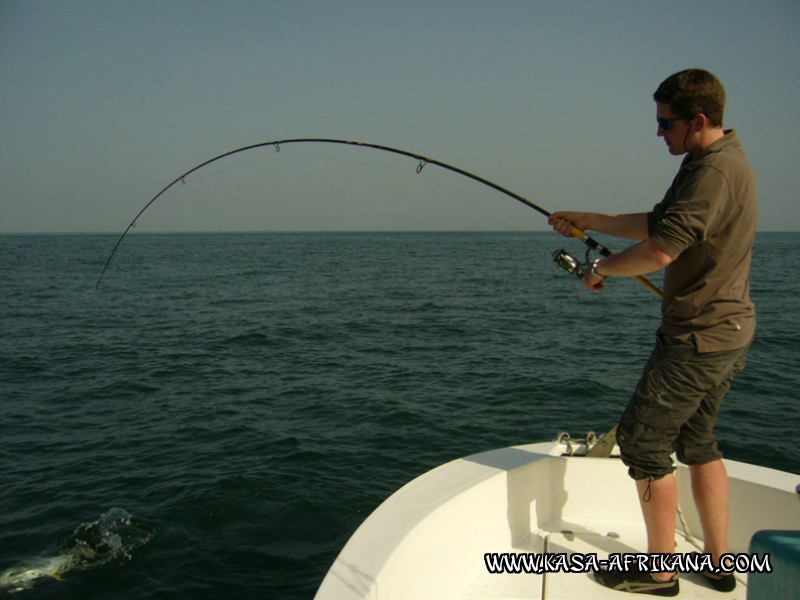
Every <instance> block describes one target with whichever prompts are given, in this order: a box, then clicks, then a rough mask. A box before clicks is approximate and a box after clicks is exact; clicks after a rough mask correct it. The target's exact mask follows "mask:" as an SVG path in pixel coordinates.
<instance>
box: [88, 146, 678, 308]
mask: <svg viewBox="0 0 800 600" xmlns="http://www.w3.org/2000/svg"><path fill="white" fill-rule="evenodd" d="M309 143H313V144H343V145H347V146H358V147H361V148H372V149H373V150H381V151H383V152H390V153H392V154H399V155H401V156H407V157H409V158H413V159H414V160H416V161H417V174H419V173H422V169H424V168H425V166H426V165H436V166H437V167H441V168H443V169H447V170H448V171H452V172H453V173H458V174H459V175H463V176H464V177H468V178H469V179H472V180H473V181H477V182H478V183H482V184H483V185H486V186H489V187H490V188H492V189H494V190H496V191H498V192H500V193H502V194H505V195H506V196H509V197H511V198H513V199H514V200H516V201H517V202H521V203H522V204H524V205H525V206H527V207H528V208H532V209H533V210H535V211H537V212H539V213H541V214H542V215H544V216H545V217H549V216H550V215H551V213H550V212H548V211H547V210H545V209H543V208H542V207H541V206H539V205H537V204H534V203H533V202H531V201H530V200H528V199H527V198H524V197H522V196H520V195H519V194H516V193H514V192H512V191H511V190H508V189H506V188H504V187H502V186H500V185H498V184H496V183H493V182H491V181H489V180H488V179H484V178H483V177H479V176H478V175H475V174H474V173H470V172H469V171H465V170H464V169H459V168H458V167H454V166H452V165H449V164H447V163H444V162H442V161H439V160H436V159H434V158H430V157H427V156H422V155H421V154H416V153H414V152H408V151H406V150H399V149H397V148H391V147H389V146H381V145H379V144H369V143H367V142H358V141H352V140H339V139H331V138H295V139H287V140H275V141H272V142H261V143H259V144H251V145H249V146H243V147H241V148H237V149H236V150H230V151H229V152H225V153H224V154H220V155H219V156H215V157H214V158H211V159H209V160H207V161H205V162H202V163H200V164H199V165H197V166H196V167H192V168H191V169H189V170H188V171H186V172H185V173H183V174H182V175H179V176H178V177H176V178H175V179H174V180H172V181H171V182H170V183H169V184H167V185H166V186H165V187H164V188H163V189H162V190H161V191H160V192H158V193H157V194H156V195H155V196H153V198H151V199H150V201H149V202H148V203H147V204H145V205H144V207H142V209H141V210H140V211H139V212H138V213H137V214H136V216H135V217H134V218H133V220H132V221H131V222H130V224H129V225H128V227H127V228H126V229H125V231H123V232H122V235H121V236H120V238H119V239H118V240H117V243H116V245H115V246H114V248H113V249H112V250H111V254H110V255H109V257H108V260H106V264H105V266H104V267H103V270H102V271H101V273H100V277H99V278H98V279H97V284H96V285H95V290H97V289H98V288H99V287H100V282H101V281H102V280H103V276H104V275H105V273H106V271H107V270H108V267H109V265H110V264H111V261H112V260H113V258H114V256H115V255H116V253H117V250H118V249H119V246H120V244H121V243H122V240H123V239H125V236H126V235H128V233H129V232H130V230H131V229H133V228H134V227H135V226H136V221H138V220H139V217H141V216H142V214H144V212H145V211H146V210H147V209H148V208H150V206H151V205H152V204H153V203H154V202H155V201H156V200H158V199H159V198H160V197H161V196H162V195H164V194H165V193H166V192H167V190H169V189H170V188H171V187H172V186H174V185H176V184H178V183H186V178H187V177H188V176H189V175H191V174H192V173H194V172H196V171H199V170H200V169H202V168H203V167H205V166H207V165H210V164H211V163H213V162H216V161H218V160H221V159H223V158H227V157H229V156H233V155H234V154H239V153H241V152H247V151H248V150H254V149H256V148H266V147H269V146H272V147H274V148H275V151H276V152H280V149H281V146H284V145H288V144H309ZM570 233H571V234H572V236H573V237H576V238H578V239H579V240H580V241H582V242H583V243H584V244H586V246H587V247H588V249H587V251H586V261H587V264H588V261H589V253H590V252H591V251H594V252H597V253H598V254H601V255H603V256H609V255H611V251H610V250H609V249H608V248H606V247H605V246H603V245H602V244H600V243H599V242H597V241H596V240H594V239H592V238H591V237H590V236H588V235H587V234H586V232H585V231H581V230H580V229H578V228H577V227H573V228H572V229H571V230H570ZM553 258H554V260H555V262H556V264H558V266H559V267H561V268H562V269H564V270H566V271H567V272H569V273H572V274H574V275H577V276H579V277H580V276H582V273H583V269H584V268H585V267H584V266H582V265H580V263H579V262H578V260H577V259H575V257H573V256H571V255H570V254H569V253H567V252H566V251H565V250H558V251H556V252H555V253H554V255H553ZM636 279H637V280H638V281H639V282H640V283H642V285H644V286H645V287H646V288H647V289H649V290H650V291H652V292H653V293H655V294H657V295H658V296H659V297H661V296H662V292H661V290H660V289H658V287H656V286H655V285H654V284H653V283H651V282H650V281H649V280H648V279H647V278H645V277H643V276H641V275H640V276H638V277H636Z"/></svg>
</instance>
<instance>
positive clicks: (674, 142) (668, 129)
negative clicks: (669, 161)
mask: <svg viewBox="0 0 800 600" xmlns="http://www.w3.org/2000/svg"><path fill="white" fill-rule="evenodd" d="M656 119H657V120H658V132H657V135H658V137H663V138H664V141H665V142H666V143H667V149H668V150H669V153H670V154H672V155H674V156H680V155H681V154H685V153H686V152H687V151H688V149H687V148H686V138H687V135H688V133H689V129H690V128H691V123H690V122H688V121H686V120H685V119H681V118H679V117H676V116H675V115H674V114H673V112H672V108H670V106H669V104H662V103H661V102H656Z"/></svg>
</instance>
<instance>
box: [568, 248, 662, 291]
mask: <svg viewBox="0 0 800 600" xmlns="http://www.w3.org/2000/svg"><path fill="white" fill-rule="evenodd" d="M672 261H673V258H672V257H671V256H670V255H669V254H667V253H666V252H664V251H663V250H662V249H661V248H660V247H659V246H658V244H656V243H655V242H654V241H653V240H652V239H649V238H648V239H646V240H644V241H642V242H639V243H638V244H634V245H633V246H631V247H629V248H626V249H625V250H623V251H622V252H619V253H617V254H612V255H611V256H607V257H605V258H604V259H602V260H600V261H598V263H597V265H596V266H595V269H594V272H592V271H591V270H589V269H587V270H586V273H585V275H584V277H583V283H584V285H585V286H586V287H587V288H589V289H590V290H601V289H603V280H604V279H605V277H608V276H609V275H621V276H630V277H635V276H637V275H647V274H648V273H652V272H653V271H658V270H660V269H663V268H664V267H666V266H667V265H668V264H670V263H671V262H672Z"/></svg>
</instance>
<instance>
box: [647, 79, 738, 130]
mask: <svg viewBox="0 0 800 600" xmlns="http://www.w3.org/2000/svg"><path fill="white" fill-rule="evenodd" d="M653 99H654V100H655V101H656V102H660V103H662V104H668V105H669V107H670V108H671V109H672V112H673V113H675V115H676V116H679V117H681V118H683V119H694V118H695V117H696V116H697V115H699V114H704V115H705V116H707V117H708V119H709V120H710V121H711V124H712V125H713V126H714V127H722V115H723V113H724V112H725V88H724V87H722V83H720V80H719V79H717V78H716V77H715V76H714V75H713V74H711V73H709V72H708V71H704V70H703V69H686V70H685V71H680V72H678V73H675V74H674V75H670V76H669V77H667V78H666V79H665V80H664V81H663V82H662V83H661V85H659V86H658V89H657V90H656V92H655V94H653Z"/></svg>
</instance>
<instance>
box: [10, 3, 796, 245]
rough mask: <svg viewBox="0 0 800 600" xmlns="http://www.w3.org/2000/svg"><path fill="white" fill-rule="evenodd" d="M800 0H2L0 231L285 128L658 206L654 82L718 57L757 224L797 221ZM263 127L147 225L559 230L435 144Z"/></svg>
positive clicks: (423, 148) (113, 198)
mask: <svg viewBox="0 0 800 600" xmlns="http://www.w3.org/2000/svg"><path fill="white" fill-rule="evenodd" d="M798 31H800V3H798V2H797V1H796V0H785V1H778V0H762V1H760V2H757V3H756V2H752V1H739V0H726V1H719V0H710V1H708V0H707V1H703V2H696V1H689V2H683V1H671V2H663V1H662V2H650V1H633V0H631V1H623V0H604V1H603V0H597V1H589V0H586V1H576V0H553V1H549V0H548V1H544V0H543V1H536V0H527V1H522V0H520V1H510V0H496V1H488V0H484V1H472V0H462V1H450V0H439V1H436V0H434V1H432V0H426V1H418V0H403V1H398V0H383V1H382V0H374V1H371V2H369V1H349V0H324V1H323V0H320V1H306V0H294V1H268V0H263V1H257V2H256V1H244V0H218V1H213V2H212V1H206V0H191V1H183V0H158V1H156V0H135V1H134V0H130V1H118V0H69V1H64V0H36V1H26V0H0V107H2V110H0V139H2V143H1V144H0V233H61V232H103V233H121V232H122V231H123V230H124V229H125V227H126V226H127V225H128V224H129V223H130V222H131V220H132V219H133V218H134V216H135V215H136V213H137V212H138V211H139V210H140V209H141V208H142V207H143V206H144V205H145V204H146V203H147V202H148V201H149V200H150V199H151V198H152V197H153V196H155V195H156V193H157V192H158V191H159V190H161V189H162V188H163V187H164V186H165V185H167V184H168V183H169V182H170V181H172V180H173V179H175V178H176V177H178V176H179V175H181V174H182V173H184V172H186V171H188V170H189V169H191V168H192V167H194V166H196V165H198V164H199V163H201V162H203V161H206V160H208V159H210V158H212V157H214V156H217V155H219V154H222V153H224V152H227V151H230V150H234V149H236V148H240V147H243V146H246V145H250V144H256V143H260V142H268V141H273V140H281V139H289V138H300V137H325V138H341V139H348V140H360V141H364V142H369V143H373V144H380V145H385V146H391V147H396V148H400V149H403V150H407V151H410V152H414V153H417V154H421V155H424V156H428V157H431V158H434V159H437V160H439V161H442V162H445V163H449V164H451V165H454V166H457V167H458V168H461V169H464V170H466V171H470V172H473V173H475V174H476V175H478V176H480V177H483V178H485V179H488V180H490V181H493V182H495V183H497V184H499V185H501V186H503V187H505V188H507V189H510V190H512V191H514V192H516V193H518V194H520V195H522V196H524V197H526V198H528V199H529V200H530V201H532V202H534V203H536V204H538V205H540V206H542V207H543V208H544V209H546V210H548V211H555V210H567V209H570V210H590V211H597V212H608V213H626V212H643V211H647V210H650V209H651V208H652V206H653V205H654V204H655V203H656V202H658V201H659V200H660V199H661V198H662V197H663V194H664V192H665V190H666V188H667V187H668V186H669V184H670V182H671V180H672V177H673V176H674V174H675V172H676V170H677V168H678V166H679V163H680V158H677V157H673V156H670V155H669V154H668V152H667V150H666V147H665V145H664V142H663V140H661V139H660V138H658V137H657V136H656V122H655V103H654V102H653V100H652V94H653V91H654V90H655V89H656V87H657V86H658V84H659V83H660V82H661V81H662V80H663V79H665V78H666V77H667V76H669V75H670V74H672V73H674V72H676V71H679V70H682V69H685V68H688V67H701V68H705V69H708V70H710V71H712V72H713V73H715V74H716V75H717V76H718V77H719V78H720V79H721V81H722V82H723V84H724V85H725V88H726V91H727V96H728V105H727V110H726V116H725V126H726V127H730V128H734V129H735V130H736V132H737V135H738V137H739V139H740V140H741V141H742V143H743V145H744V148H745V151H746V153H747V154H748V156H749V158H750V160H751V162H752V164H753V167H754V169H755V171H756V176H757V178H758V185H759V202H760V218H759V229H760V230H762V231H797V230H798V229H800V202H799V201H798V200H800V198H798V196H800V192H799V191H798V190H800V168H798V166H797V155H798V152H797V150H796V147H795V144H796V143H797V140H798V139H800V118H798V108H797V107H796V106H795V102H796V101H797V99H798V98H800V76H799V75H800V74H799V73H798V70H799V69H800V67H798V65H800V35H798ZM416 166H417V165H416V162H415V161H413V160H412V159H408V158H405V157H402V156H396V155H389V154H388V153H383V152H378V151H374V150H367V149H364V148H355V147H348V146H332V145H323V144H297V145H292V146H284V147H282V148H281V151H280V152H279V153H278V152H275V151H274V150H273V149H269V148H268V149H261V150H253V151H249V152H243V153H240V154H237V155H235V156H234V157H231V158H229V159H225V160H221V161H218V162H216V163H214V164H213V165H210V166H208V167H206V168H204V169H202V170H200V171H198V172H197V173H196V174H194V175H192V176H190V177H188V178H187V180H186V184H185V185H178V186H175V187H174V188H172V189H171V190H170V191H169V192H168V193H167V194H165V195H164V196H163V197H162V198H160V199H159V201H158V202H156V203H155V204H154V205H153V206H152V207H151V208H150V209H148V211H146V212H145V213H144V214H143V215H142V217H141V218H140V219H139V220H138V221H137V227H136V231H137V232H161V231H340V230H345V231H362V230H366V231H384V230H391V231H408V230H423V231H424V230H435V231H442V230H468V231H469V230H501V231H504V230H511V231H538V230H546V229H547V225H546V220H545V219H544V217H543V216H542V215H540V214H539V213H537V212H535V211H533V210H531V209H530V208H527V207H525V206H523V205H521V204H519V203H517V202H515V201H514V200H512V199H510V198H508V197H506V196H503V195H501V194H499V193H497V192H495V191H493V190H491V189H489V188H488V187H485V186H482V185H480V184H477V183H475V182H473V181H470V180H468V179H467V178H464V177H461V176H458V175H454V174H452V173H449V172H447V171H446V170H444V169H441V168H438V167H436V166H435V165H428V166H427V167H426V168H425V169H423V171H422V173H420V174H417V173H416Z"/></svg>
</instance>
